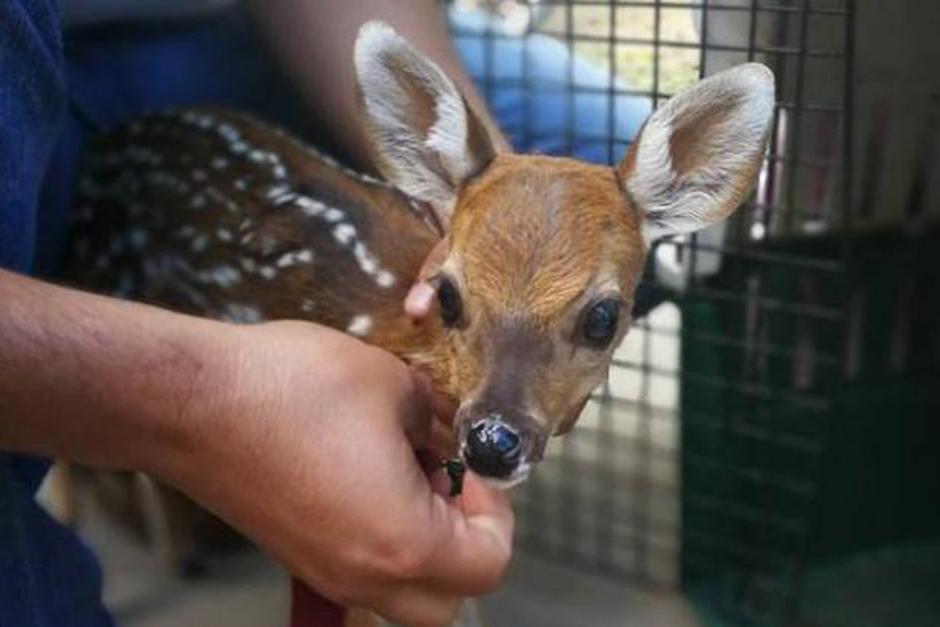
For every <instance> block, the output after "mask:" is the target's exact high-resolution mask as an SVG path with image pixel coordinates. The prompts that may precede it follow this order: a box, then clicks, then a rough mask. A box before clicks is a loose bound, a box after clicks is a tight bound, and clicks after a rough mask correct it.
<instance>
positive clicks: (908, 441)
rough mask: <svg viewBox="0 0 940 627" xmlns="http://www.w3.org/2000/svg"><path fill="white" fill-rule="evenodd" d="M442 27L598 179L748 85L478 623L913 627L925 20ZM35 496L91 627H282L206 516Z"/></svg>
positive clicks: (936, 194)
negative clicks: (744, 117) (718, 215)
mask: <svg viewBox="0 0 940 627" xmlns="http://www.w3.org/2000/svg"><path fill="white" fill-rule="evenodd" d="M75 4H76V5H80V4H81V3H75ZM145 4H146V3H145ZM207 4H213V5H218V6H213V7H212V9H211V10H212V11H218V12H226V11H234V10H237V7H236V6H233V5H235V4H236V3H233V2H225V1H223V2H216V3H207ZM445 4H446V5H447V6H446V9H447V11H448V15H449V18H450V22H451V27H452V32H453V35H454V38H455V42H456V43H457V45H458V50H459V51H460V53H461V56H462V57H463V59H464V61H465V63H466V64H467V66H468V69H469V70H470V72H471V74H472V75H473V76H474V78H475V79H476V80H477V82H478V84H479V85H480V86H481V90H482V93H483V94H484V95H485V96H486V98H487V99H488V101H489V102H490V103H491V106H492V107H493V109H494V111H495V112H496V114H497V117H498V118H499V119H500V121H501V123H502V124H503V126H504V127H505V130H506V131H507V133H509V135H510V136H511V138H512V140H513V142H514V144H515V145H516V147H517V148H518V149H520V150H532V151H538V152H546V153H552V154H571V155H577V156H580V157H582V158H586V159H590V160H593V161H598V162H604V163H614V162H616V161H617V160H619V159H620V157H621V156H622V155H623V153H624V151H625V150H626V148H627V147H628V146H629V143H630V141H631V140H632V139H633V137H634V136H635V135H636V132H637V130H638V129H639V127H640V125H641V124H642V122H643V120H644V119H645V117H646V115H647V114H648V113H649V111H651V110H652V109H653V108H654V107H656V106H658V105H659V104H660V103H662V102H663V101H664V100H665V99H666V98H668V97H669V96H670V95H671V94H673V93H675V92H676V91H677V90H680V89H682V88H683V87H685V86H687V85H690V84H691V83H693V82H694V81H695V80H697V79H698V78H700V77H702V76H705V75H708V74H711V73H713V72H715V71H718V70H720V69H723V68H726V67H730V66H732V65H736V64H738V63H742V62H746V61H760V62H762V63H765V64H767V65H768V66H770V67H771V68H772V69H773V70H774V72H775V74H776V77H777V98H778V102H777V107H776V112H775V118H774V125H773V131H772V139H771V144H770V148H769V151H768V154H767V157H766V159H765V162H764V164H763V168H762V170H761V173H760V180H759V183H758V186H757V189H756V191H755V193H754V195H753V197H752V199H751V200H750V201H749V202H748V203H747V205H746V207H745V208H743V209H742V210H740V211H739V212H738V213H737V214H735V216H734V218H733V219H732V220H731V221H730V222H729V223H728V224H727V225H723V226H721V227H718V228H714V229H711V230H709V231H706V232H705V233H702V234H699V235H698V236H692V237H688V238H679V239H675V240H670V241H664V242H661V243H660V244H659V245H658V246H657V247H656V248H655V249H654V250H653V251H652V254H651V255H650V257H651V260H650V265H649V268H648V272H647V277H646V280H645V282H644V284H643V286H642V289H641V293H640V298H639V299H638V300H639V302H638V305H637V311H636V312H635V315H636V322H635V328H634V330H633V331H632V332H631V334H630V335H629V336H628V337H627V339H626V340H625V342H624V344H623V345H622V347H621V348H620V350H619V352H618V353H617V356H616V360H615V366H614V368H613V369H612V372H611V376H610V379H609V381H608V382H607V384H606V385H604V386H603V387H602V388H601V389H599V390H597V393H596V395H595V398H594V400H593V402H592V403H591V404H590V405H589V406H588V408H587V409H586V410H585V413H584V415H583V416H582V418H581V421H580V422H579V424H578V426H577V428H576V429H575V430H574V432H573V433H572V434H570V435H569V436H567V437H566V438H563V439H559V440H556V441H554V442H553V443H552V448H551V449H550V451H549V454H548V455H547V458H546V460H545V462H544V463H543V464H542V466H541V467H540V468H539V469H538V471H537V472H536V473H534V476H533V478H532V479H531V480H530V481H529V482H528V483H527V484H525V485H524V486H522V487H520V488H519V489H517V490H516V491H515V495H514V496H515V500H516V503H517V512H518V517H519V524H518V533H517V538H518V558H517V559H516V562H515V563H514V566H513V569H512V571H511V573H510V576H509V579H508V582H507V584H506V585H505V586H504V587H503V588H502V589H501V590H500V591H499V592H498V593H497V594H495V595H493V596H492V597H491V598H488V599H485V600H484V604H483V607H484V613H485V618H486V622H487V624H489V625H492V626H493V627H518V626H526V625H539V626H541V627H554V626H559V627H561V626H566V627H568V626H573V625H589V626H594V627H608V626H610V627H613V626H625V625H670V626H673V625H675V626H684V625H689V626H693V625H710V626H724V625H726V626H738V625H741V626H743V625H768V626H770V625H785V626H793V627H796V626H800V627H842V626H846V627H869V626H870V627H876V626H877V627H881V626H891V627H895V626H897V627H919V626H921V625H923V626H928V625H929V626H931V627H933V626H936V625H940V403H938V396H940V395H938V394H937V391H936V386H937V385H938V384H940V367H938V366H940V330H938V327H940V304H938V301H940V299H938V296H937V289H938V286H940V238H938V234H940V231H938V218H940V176H938V175H940V162H938V159H937V143H938V139H940V137H938V135H940V74H938V73H937V71H936V68H937V67H940V45H938V43H937V41H936V34H935V32H934V31H935V30H936V27H937V25H938V24H940V3H937V2H935V1H933V0H894V1H893V2H890V3H887V2H876V1H875V0H868V1H864V0H862V1H858V2H856V1H853V0H687V1H682V0H679V1H667V0H634V1H626V0H623V1H615V0H528V1H521V0H502V1H487V0H453V1H452V2H446V3H445ZM201 19H206V18H205V16H201ZM80 22H81V20H80V19H79V18H76V19H75V23H76V24H80ZM44 498H45V501H46V502H47V503H48V505H49V507H50V508H52V509H53V510H54V511H55V512H57V513H58V515H59V516H60V517H62V518H64V519H66V520H68V521H71V522H72V523H73V524H75V525H76V526H77V527H78V528H79V529H80V530H81V531H82V533H83V534H84V537H85V538H86V539H87V540H88V541H89V543H90V544H92V545H93V546H94V547H95V548H96V550H97V551H98V553H99V554H100V555H101V557H102V560H103V563H104V569H105V580H106V594H107V601H108V603H109V605H110V607H111V608H112V609H113V610H114V612H115V614H116V616H117V618H118V620H119V622H120V624H122V625H127V626H130V627H144V626H158V625H161V626H162V625H183V626H193V627H195V626H206V625H227V626H241V625H244V626H246V627H248V626H262V625H281V624H284V621H285V619H286V615H287V604H288V587H287V576H286V574H285V573H283V572H282V571H281V570H280V569H279V568H278V567H277V566H275V565H273V564H271V563H270V562H269V561H268V560H267V559H266V558H265V557H264V556H263V555H260V554H258V553H257V552H255V551H253V550H251V549H250V548H248V547H245V546H244V545H243V544H242V543H241V542H240V541H238V539H236V538H233V537H227V536H226V535H225V534H224V533H220V532H219V530H218V528H217V526H215V525H212V524H211V521H210V520H206V521H204V522H205V523H206V525H205V526H206V529H205V530H203V529H201V528H200V527H199V524H198V523H199V521H196V523H197V524H195V525H193V526H192V527H191V528H190V529H189V530H188V531H187V535H186V537H185V538H182V539H181V538H180V537H179V531H178V529H177V526H176V525H174V524H173V521H168V520H167V519H166V514H165V508H164V507H162V505H163V503H162V502H161V500H160V498H159V497H158V495H157V494H156V493H155V491H154V489H153V486H152V485H151V484H150V482H149V480H148V479H147V478H146V477H143V476H127V477H115V478H112V479H109V480H107V481H103V480H102V479H101V478H95V479H94V480H90V479H89V478H87V477H84V475H83V473H82V472H81V471H80V470H79V469H75V468H65V467H60V468H58V469H57V472H56V473H54V474H53V475H52V477H51V478H50V479H49V481H48V482H47V485H46V488H45V491H44ZM129 504H130V505H129ZM114 513H117V514H119V515H118V516H114V515H109V514H114ZM116 521H122V522H121V523H120V524H119V523H118V522H116ZM181 547H183V548H181Z"/></svg>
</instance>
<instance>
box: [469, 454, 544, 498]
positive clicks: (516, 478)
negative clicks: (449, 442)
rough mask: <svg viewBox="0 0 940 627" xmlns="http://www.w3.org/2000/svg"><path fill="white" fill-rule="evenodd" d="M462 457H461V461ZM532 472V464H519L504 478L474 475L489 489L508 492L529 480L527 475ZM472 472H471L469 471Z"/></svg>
mask: <svg viewBox="0 0 940 627" xmlns="http://www.w3.org/2000/svg"><path fill="white" fill-rule="evenodd" d="M462 458H463V456H462V455H461V459H462ZM531 471H532V464H530V463H529V462H522V463H521V464H519V467H518V468H516V469H515V470H514V471H513V472H512V474H511V475H509V476H508V477H505V478H499V477H487V476H485V475H480V474H476V473H474V474H475V475H476V476H477V477H478V478H479V479H480V480H481V481H482V482H483V483H485V484H486V485H488V486H490V487H491V488H496V489H497V490H509V489H510V488H513V487H515V486H517V485H519V484H520V483H522V482H523V481H525V480H526V479H528V478H529V473H530V472H531ZM471 472H473V471H471Z"/></svg>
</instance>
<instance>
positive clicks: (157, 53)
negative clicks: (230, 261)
mask: <svg viewBox="0 0 940 627" xmlns="http://www.w3.org/2000/svg"><path fill="white" fill-rule="evenodd" d="M455 17H456V27H457V30H458V32H459V35H458V36H457V47H458V50H459V52H460V55H461V57H462V58H463V60H464V63H465V64H466V65H467V67H468V69H469V71H470V73H471V75H472V76H474V77H476V78H478V79H482V78H483V77H484V75H485V74H487V72H485V70H486V69H489V70H490V72H489V73H488V74H489V76H491V77H492V78H494V79H496V80H495V81H493V82H488V81H482V80H481V89H482V90H483V91H484V93H485V94H486V95H487V96H488V98H489V100H490V103H491V106H492V108H493V111H494V113H495V115H496V117H497V119H498V120H499V122H500V123H501V124H502V125H503V126H504V127H505V128H506V130H507V131H508V133H509V135H510V137H511V139H512V141H513V143H514V144H515V145H516V147H517V148H519V149H521V150H535V151H539V152H545V153H554V154H575V155H577V156H580V157H582V158H585V159H590V160H594V161H601V162H603V161H608V160H611V159H616V158H618V157H619V153H620V152H622V145H618V147H617V149H616V150H615V151H613V154H611V151H609V150H608V142H607V139H606V138H608V137H611V136H613V137H616V138H618V139H621V140H628V139H630V138H632V137H633V136H634V135H635V134H636V132H637V129H638V128H639V125H640V124H641V123H642V121H643V119H645V117H646V114H647V113H648V111H649V103H648V102H647V101H645V100H642V99H635V98H628V97H625V96H615V95H613V91H612V88H613V87H616V85H615V84H611V83H610V81H611V79H610V77H609V76H608V75H607V73H605V72H604V71H602V70H598V69H596V68H594V67H592V66H590V65H588V64H586V63H584V62H582V61H580V60H578V59H574V58H572V57H571V55H570V54H569V53H568V51H567V49H566V48H565V46H564V45H563V44H561V43H559V42H555V41H553V40H551V39H549V38H546V37H542V36H533V37H531V38H530V39H529V40H528V41H522V40H520V39H510V40H504V39H500V40H499V41H496V42H494V44H493V48H492V51H491V52H492V54H490V53H488V52H487V49H486V44H484V42H483V41H482V39H481V38H480V33H481V31H482V29H483V28H484V27H485V20H484V19H483V18H482V17H481V16H479V15H466V14H464V15H459V16H455ZM64 42H65V45H64V48H63V43H62V37H61V33H60V26H59V23H58V16H57V10H56V4H55V0H0V267H5V268H10V269H13V270H17V271H20V272H32V273H35V274H39V275H43V276H53V277H54V276H55V275H56V273H57V272H58V270H59V269H60V266H61V258H62V257H61V256H62V250H63V248H64V246H63V244H64V238H65V230H66V227H67V224H68V213H69V207H70V204H71V197H72V189H73V186H74V180H75V164H76V161H77V157H78V154H79V153H80V151H81V146H82V142H83V138H84V134H85V132H86V131H85V129H84V127H83V125H82V124H79V122H78V120H77V119H76V117H75V116H74V115H73V114H69V113H68V112H67V106H66V103H67V101H68V100H71V101H72V102H73V104H74V107H73V109H74V110H75V111H81V112H83V114H84V115H83V117H87V118H89V119H90V120H92V121H93V122H94V123H96V124H98V125H101V126H105V127H109V126H113V125H116V124H119V123H121V122H124V121H127V120H129V119H132V118H134V117H137V116H139V115H142V114H144V113H146V112H149V111H154V110H159V109H162V108H166V107H171V106H179V105H185V104H194V103H206V102H212V103H216V104H223V105H228V106H233V107H238V108H241V109H245V110H250V111H254V112H256V113H258V114H259V115H262V116H263V117H265V118H268V119H271V120H275V121H278V122H280V123H281V124H284V125H286V126H288V127H291V128H293V129H294V130H295V131H298V132H300V133H302V134H307V135H309V134H310V131H309V128H308V124H307V122H306V116H305V112H304V110H303V108H302V107H301V105H300V100H299V98H297V97H296V95H295V94H294V93H293V91H292V89H291V88H290V87H289V83H288V81H286V80H285V78H284V77H283V76H281V75H280V74H279V73H278V72H277V70H276V69H274V68H275V67H276V66H275V64H274V63H273V61H272V60H271V59H269V58H267V57H266V56H265V54H264V53H262V52H260V51H261V50H263V45H262V43H261V42H260V41H259V40H258V39H257V38H256V35H255V34H254V32H253V30H252V28H251V27H250V24H249V22H248V19H247V17H246V15H245V13H244V12H243V11H242V10H240V9H234V10H231V11H228V12H226V13H224V14H221V15H219V16H217V17H215V18H212V19H210V20H199V21H192V22H188V23H180V24H175V25H172V26H167V25H164V26H160V27H148V26H127V25H122V26H115V27H99V28H95V29H88V30H85V31H82V32H75V33H68V34H67V35H66V36H65V38H64ZM487 59H490V61H489V65H487V63H488V62H487ZM569 76H570V77H573V78H574V81H575V83H576V84H578V85H580V86H585V87H589V88H590V91H591V93H589V94H579V95H575V96H569V95H567V94H566V93H565V92H564V90H563V89H559V86H560V85H564V84H565V83H566V82H567V79H568V78H569ZM570 123H573V126H572V125H571V124H570ZM565 129H568V130H569V132H565ZM47 467H48V463H47V462H46V461H44V460H39V459H33V458H28V457H26V456H22V455H11V454H3V453H0V626H3V627H6V626H11V627H13V626H15V627H52V626H55V627H90V626H96V627H97V626H102V625H110V624H111V620H110V618H109V617H108V614H107V612H106V611H105V610H104V608H103V607H102V605H101V600H100V586H101V578H100V573H99V571H98V568H97V565H96V563H95V561H94V558H93V557H92V556H91V554H90V552H89V551H88V550H87V548H85V547H84V546H83V545H82V544H81V542H80V541H79V539H78V538H77V537H75V536H74V534H72V533H71V532H70V531H68V530H66V529H64V528H62V527H61V526H59V525H58V524H57V523H56V522H55V521H53V520H52V519H51V518H50V517H49V516H48V515H47V514H46V513H45V512H44V511H43V510H42V509H41V508H40V507H39V506H38V505H37V504H36V502H35V500H34V494H35V490H36V488H37V486H38V484H39V482H40V481H41V479H42V477H43V475H44V473H45V471H46V469H47Z"/></svg>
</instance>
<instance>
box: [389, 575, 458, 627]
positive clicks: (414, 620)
mask: <svg viewBox="0 0 940 627" xmlns="http://www.w3.org/2000/svg"><path fill="white" fill-rule="evenodd" d="M461 602H462V600H461V598H460V597H458V596H455V595H452V594H447V593H440V592H435V591H432V590H430V589H429V588H427V587H426V586H417V585H416V586H408V587H405V588H397V589H396V590H395V591H394V594H391V595H389V596H388V598H387V599H386V600H385V601H384V603H382V604H381V605H380V607H378V608H377V610H378V613H379V614H381V615H382V617H383V618H385V619H386V620H389V621H391V622H393V623H395V624H398V625H405V626H407V627H449V626H450V625H452V624H453V623H454V621H455V620H456V618H457V613H458V612H459V610H460V604H461Z"/></svg>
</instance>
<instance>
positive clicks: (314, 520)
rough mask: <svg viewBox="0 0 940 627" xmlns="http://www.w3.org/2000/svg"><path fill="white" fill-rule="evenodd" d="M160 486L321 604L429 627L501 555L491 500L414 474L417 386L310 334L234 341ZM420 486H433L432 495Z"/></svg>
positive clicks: (422, 429)
mask: <svg viewBox="0 0 940 627" xmlns="http://www.w3.org/2000/svg"><path fill="white" fill-rule="evenodd" d="M225 353H226V354H227V356H226V357H224V358H223V360H222V362H223V363H224V364H226V365H225V366H224V367H222V368H221V371H222V374H220V375H219V376H218V377H215V378H210V379H209V380H210V381H211V383H210V385H209V387H210V389H207V390H205V391H204V394H203V395H202V397H201V398H200V399H197V400H194V401H193V402H192V404H191V408H190V409H189V410H187V412H186V416H183V418H184V419H186V420H188V421H190V422H191V425H192V426H191V428H188V429H187V433H188V434H189V436H188V437H187V442H186V443H185V445H184V446H182V447H180V448H181V449H182V451H183V453H182V454H181V455H180V456H178V457H177V458H175V459H173V460H170V461H168V463H167V464H166V465H165V467H164V468H163V472H162V473H161V474H162V476H163V478H164V479H165V480H167V481H168V482H170V483H172V484H174V485H177V486H178V487H180V488H181V489H182V490H184V491H185V492H187V493H188V494H190V495H191V496H192V497H193V498H195V499H196V500H197V501H199V502H201V503H202V504H203V505H204V506H206V507H207V508H209V509H210V510H212V511H214V512H216V513H217V514H218V515H219V516H221V517H222V518H224V519H226V520H227V521H228V522H229V523H230V524H232V525H233V526H234V527H235V528H237V529H239V530H241V531H242V532H243V533H245V534H246V535H248V536H249V537H251V538H252V539H254V540H255V541H256V542H257V543H258V544H259V545H261V546H262V547H263V548H265V549H266V550H268V551H269V552H270V553H271V554H272V555H274V556H275V557H276V558H278V559H279V560H281V561H282V562H283V563H284V564H285V565H286V566H287V568H288V569H290V570H291V572H292V573H293V574H295V575H296V576H298V577H299V578H301V579H303V580H304V581H305V582H307V583H308V584H309V585H310V586H311V587H313V588H315V589H316V590H318V591H319V592H321V593H322V594H324V595H325V596H327V597H329V598H331V599H332V600H334V601H336V602H338V603H341V604H343V605H346V606H351V607H362V608H368V609H372V610H375V611H377V612H378V613H379V614H381V615H383V616H384V617H386V618H388V619H389V620H392V621H395V622H398V623H402V624H407V625H416V626H419V625H444V624H446V623H447V622H448V621H449V620H450V619H451V618H452V617H453V615H454V614H455V613H456V611H457V609H458V607H459V603H460V600H461V599H462V598H464V597H467V596H478V595H480V594H482V593H484V592H487V591H489V590H490V589H492V588H493V587H494V586H495V585H496V584H497V583H498V581H499V580H500V579H501V577H502V575H503V573H504V571H505V569H506V567H507V565H508V562H509V558H510V554H511V536H512V527H513V516H512V511H511V509H510V507H509V504H508V501H507V499H506V496H505V495H504V494H503V493H501V492H499V491H497V490H493V489H491V488H489V487H487V486H485V485H483V484H482V483H481V482H479V481H478V480H476V479H475V478H473V477H467V481H466V484H465V487H464V492H463V495H462V496H461V497H460V498H459V499H456V500H454V499H448V498H447V497H445V496H442V495H441V493H440V489H441V488H442V487H443V486H445V485H446V482H442V481H441V480H440V478H431V479H429V477H428V476H427V475H426V474H425V473H424V471H423V470H422V468H421V465H420V463H419V462H418V461H417V458H416V456H415V453H414V450H415V449H416V448H421V447H423V446H424V445H425V444H426V442H427V441H428V438H429V436H430V424H431V420H430V419H431V413H432V410H431V406H432V405H433V404H434V403H433V400H432V393H431V390H430V387H429V386H428V384H427V383H426V382H425V381H424V380H423V379H422V378H421V377H420V376H416V375H414V374H413V373H411V372H410V371H409V370H408V368H407V367H406V366H405V365H404V364H402V362H400V361H399V360H398V359H396V358H395V357H393V356H392V355H390V354H388V353H386V352H384V351H381V350H379V349H376V348H373V347H369V346H366V345H365V344H362V343H361V342H359V341H357V340H355V339H352V338H350V337H347V336H344V335H341V334H339V333H336V332H333V331H330V330H328V329H325V328H322V327H316V326H313V325H309V324H304V323H290V322H279V323H270V324H264V325H257V326H254V327H238V328H235V329H233V331H232V333H231V342H230V345H229V347H228V349H227V350H225ZM432 484H433V485H434V486H435V487H432Z"/></svg>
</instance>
